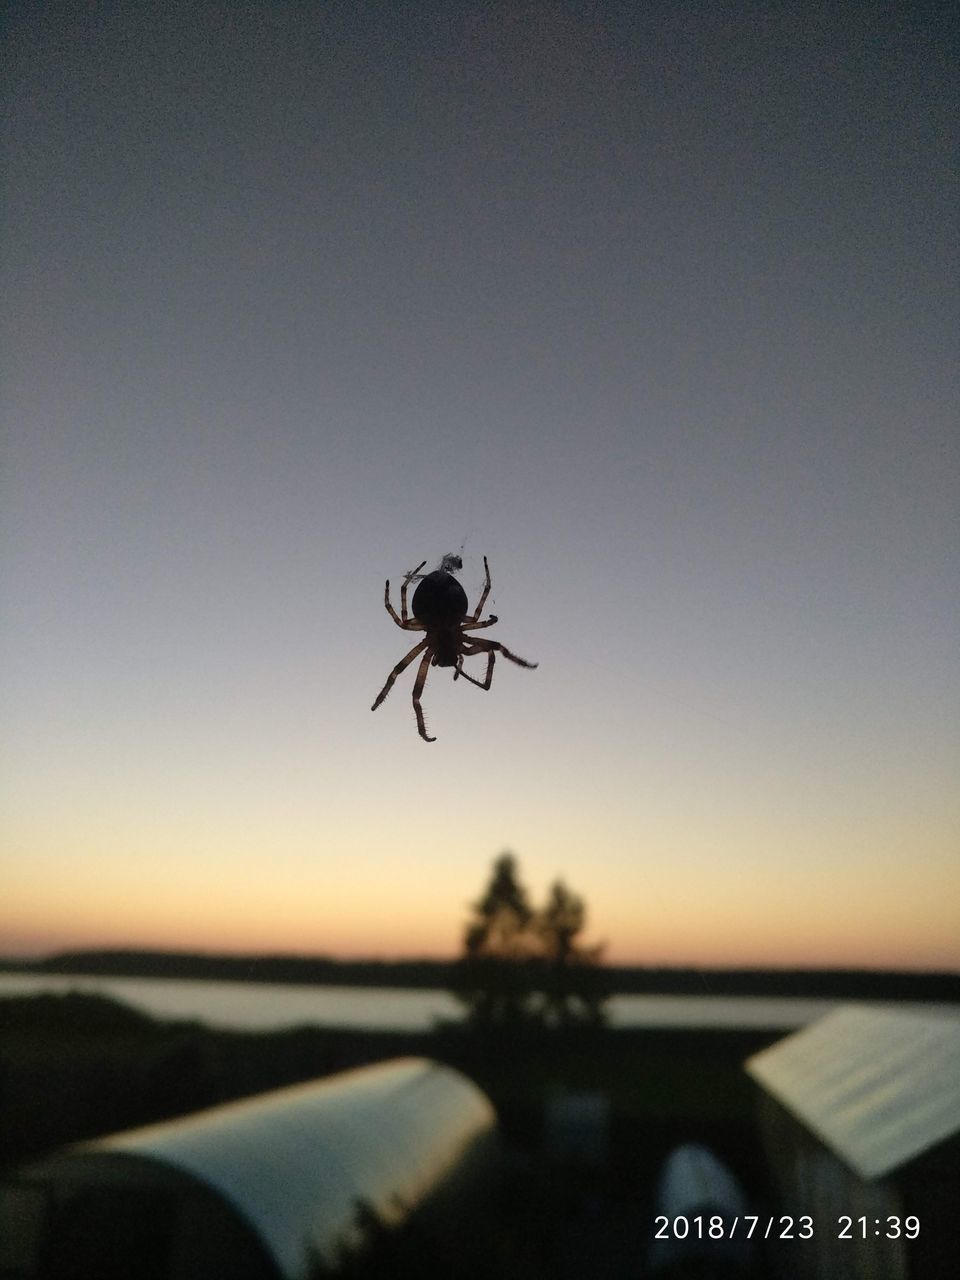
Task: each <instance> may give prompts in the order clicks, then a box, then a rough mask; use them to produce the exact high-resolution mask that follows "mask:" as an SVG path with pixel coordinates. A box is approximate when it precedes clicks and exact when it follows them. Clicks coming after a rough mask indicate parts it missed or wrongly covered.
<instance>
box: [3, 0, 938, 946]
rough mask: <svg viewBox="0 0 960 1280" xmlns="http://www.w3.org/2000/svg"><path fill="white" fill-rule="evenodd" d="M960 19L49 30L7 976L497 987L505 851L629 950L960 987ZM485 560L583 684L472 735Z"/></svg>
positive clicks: (302, 7) (13, 546)
mask: <svg viewBox="0 0 960 1280" xmlns="http://www.w3.org/2000/svg"><path fill="white" fill-rule="evenodd" d="M956 37H957V27H956V24H955V20H954V19H952V18H951V17H950V7H949V6H946V5H944V6H937V5H933V4H923V5H919V4H918V5H913V4H909V3H908V4H902V5H896V6H893V5H888V4H880V3H872V2H871V0H866V2H865V3H864V2H859V0H858V3H848V2H842V3H839V4H835V3H831V4H825V3H824V4H821V3H817V2H816V0H814V3H810V2H809V0H805V2H804V3H802V4H801V3H785V4H776V5H773V4H759V3H751V2H750V0H747V2H746V3H737V4H733V3H709V4H706V3H703V4H700V3H696V2H695V0H694V2H690V0H683V2H681V0H676V2H672V3H671V2H664V3H651V4H647V5H637V4H635V3H632V2H630V3H620V2H619V0H609V2H607V3H578V2H576V0H567V2H565V3H559V2H552V0H543V2H542V3H522V2H518V3H516V4H509V5H497V4H485V3H483V4H482V3H476V2H473V3H470V2H462V0H443V2H442V3H431V2H430V0H422V2H420V3H396V4H390V5H384V4H380V3H377V4H370V3H363V2H362V0H360V2H357V0H350V2H349V3H339V2H331V3H303V2H297V0H291V2H290V3H286V4H279V3H278V4H272V3H271V4H268V3H262V2H258V0H250V2H249V3H244V4H233V3H230V4H226V3H224V4H220V5H215V4H210V3H209V2H208V0H191V2H190V3H184V4H177V3H173V4H168V5H161V6H153V5H146V4H144V5H138V4H114V3H106V4H102V5H96V6H53V5H41V4H23V5H19V6H13V7H11V9H10V11H9V12H8V15H7V18H6V32H5V36H4V40H3V42H2V43H3V54H2V57H3V59H4V66H3V68H2V71H3V76H2V80H3V83H4V85H5V89H4V93H5V102H4V113H3V125H2V156H3V165H2V167H3V170H4V172H5V174H6V177H5V179H4V197H3V211H2V222H0V233H2V244H3V250H2V262H0V299H2V303H0V307H2V318H3V329H2V343H3V370H4V372H3V377H2V384H0V419H2V423H3V427H2V430H3V447H2V455H0V463H2V481H0V485H2V488H0V500H2V501H0V570H2V588H0V591H2V598H0V608H2V618H0V629H2V633H0V699H2V729H0V738H2V758H0V787H2V792H3V799H2V806H0V808H2V817H0V834H2V853H0V877H2V883H3V891H2V893H0V954H6V955H23V956H31V955H39V954H45V953H48V952H50V951H54V950H58V949H62V948H74V947H102V946H149V947H177V948H189V949H202V950H207V951H231V952H240V953H253V952H263V951H269V952H292V953H302V954H316V953H322V954H331V955H338V956H344V957H346V956H373V955H377V956H452V955H454V954H456V953H457V951H458V949H459V947H460V945H461V938H462V929H463V925H464V923H465V920H466V918H467V915H468V911H469V906H470V903H471V902H473V901H474V900H476V898H477V897H479V895H480V893H481V892H482V889H483V888H484V886H485V884H486V881H487V879H488V876H489V873H490V869H491V866H492V863H493V860H494V858H496V857H497V855H498V854H500V853H502V852H503V851H505V850H509V851H511V852H513V853H514V854H515V855H516V857H517V860H518V863H519V866H520V872H521V876H522V878H523V880H524V883H525V884H526V885H527V888H528V889H529V891H530V894H531V897H532V898H533V899H534V901H535V902H542V901H544V900H545V897H546V894H547V892H548V890H549V886H550V885H551V883H552V882H553V881H554V880H556V879H557V878H561V879H563V880H564V881H565V883H566V884H567V885H568V886H569V887H571V888H572V889H573V890H574V891H575V892H577V893H579V894H580V895H582V897H583V898H584V899H585V901H586V904H587V908H588V931H587V936H586V937H585V939H584V940H585V941H588V942H598V943H599V942H602V943H604V944H605V945H606V952H605V954H606V957H607V959H609V960H610V961H612V962H617V963H636V964H649V965H660V964H666V965H670V964H680V965H693V966H702V967H710V966H727V965H733V966H740V965H743V966H753V965H775V966H798V967H808V966H811V967H816V966H856V967H884V968H886V967H889V968H903V969H928V968H937V969H952V970H958V969H960V786H958V785H957V782H958V778H960V664H958V660H957V649H956V637H957V635H958V634H960V592H958V572H957V568H958V557H957V549H958V546H960V538H958V534H960V528H958V524H960V519H958V515H960V502H958V496H960V483H958V482H960V433H958V431H957V423H958V421H960V388H958V377H957V368H958V363H957V355H958V351H957V341H956V337H957V333H958V332H960V327H958V321H960V305H958V302H960V286H958V280H960V273H958V270H957V268H958V243H960V242H958V237H957V217H956V211H957V209H958V208H960V201H958V197H960V191H958V185H960V184H958V180H957V168H956V154H955V142H956V136H957V123H958V120H957V116H958V113H957V85H956V76H955V70H956V61H955V59H956V47H957V46H956ZM447 553H457V554H460V555H461V556H462V559H463V569H462V572H461V573H460V574H459V578H460V581H461V582H462V584H463V586H464V589H465V590H466V592H467V595H468V597H469V599H470V601H471V607H472V605H473V603H474V602H475V601H476V598H477V594H478V592H479V590H480V586H481V583H482V581H483V557H484V556H485V555H486V556H487V557H488V558H489V563H490V568H491V573H492V579H493V589H492V593H491V597H490V600H489V602H488V605H487V608H488V609H489V610H491V611H492V612H494V613H496V614H497V615H498V617H499V618H500V621H499V622H498V624H497V626H496V627H495V628H492V629H491V630H489V631H486V632H482V633H481V635H483V636H486V637H488V638H494V639H499V640H501V641H502V642H503V643H505V644H506V645H507V646H508V647H509V648H511V649H512V650H513V651H514V652H516V653H518V654H520V655H522V656H523V657H524V658H527V659H529V660H530V661H535V662H537V663H538V664H539V665H538V667H537V668H536V670H523V669H521V668H520V667H517V666H514V665H512V664H511V663H509V662H506V661H503V660H502V659H501V660H500V661H498V662H497V664H496V668H495V672H494V677H493V684H492V688H491V689H490V690H489V691H488V692H482V691H481V690H479V689H477V688H475V687H473V686H472V685H469V684H466V683H465V682H463V681H458V682H457V683H456V684H454V683H453V681H452V680H451V673H450V671H449V670H445V669H440V668H436V669H434V670H433V671H432V672H431V674H430V676H429V678H428V680H427V684H426V688H425V691H424V695H423V706H424V709H425V714H426V718H427V725H428V727H429V730H430V732H431V733H432V734H434V735H436V741H435V742H433V743H425V742H424V741H422V740H421V739H420V737H419V736H418V734H417V731H416V722H415V719H414V714H413V709H412V706H411V691H412V685H413V669H412V668H408V670H407V671H406V673H405V674H404V675H403V676H401V677H400V678H399V679H398V680H397V683H396V685H395V687H394V689H393V691H392V693H391V694H390V696H389V697H388V698H387V699H386V701H385V702H384V703H383V704H382V705H381V706H380V707H379V708H378V709H377V710H376V712H375V713H373V714H371V709H370V708H371V704H372V702H373V700H374V698H375V696H376V694H377V693H378V691H379V690H380V688H381V687H382V685H383V682H384V680H385V679H386V676H387V674H388V672H389V671H390V669H391V668H392V667H393V666H394V664H395V663H397V662H398V661H399V660H400V658H401V657H402V656H403V655H404V653H405V652H406V651H407V649H408V648H409V647H410V644H411V642H413V641H415V640H416V638H417V637H415V636H413V637H411V636H410V635H409V634H406V633H402V632H401V631H399V630H398V629H397V628H396V626H395V625H394V624H393V622H392V621H391V619H390V617H389V616H388V614H387V612H386V611H385V609H384V607H383V585H384V581H385V580H386V579H388V578H389V579H390V581H391V584H392V586H393V590H394V593H396V590H397V587H398V585H399V582H400V580H401V579H402V576H403V574H404V573H405V572H407V571H409V570H411V569H413V568H414V567H415V566H416V565H418V564H419V563H420V562H421V561H423V560H426V561H427V564H428V568H434V567H436V565H437V564H438V563H439V561H440V559H441V557H442V556H443V555H445V554H447ZM472 663H473V665H474V666H475V667H476V668H477V670H476V674H477V675H481V674H482V670H483V666H484V664H483V660H482V659H480V658H476V657H475V658H473V659H472ZM468 669H470V668H469V667H468Z"/></svg>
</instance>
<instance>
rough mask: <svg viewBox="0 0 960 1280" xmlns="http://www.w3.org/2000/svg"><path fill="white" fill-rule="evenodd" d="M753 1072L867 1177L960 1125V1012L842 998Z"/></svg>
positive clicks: (750, 1067) (767, 1053)
mask: <svg viewBox="0 0 960 1280" xmlns="http://www.w3.org/2000/svg"><path fill="white" fill-rule="evenodd" d="M746 1070H747V1071H748V1072H749V1074H750V1075H751V1076H752V1077H753V1079H754V1080H756V1081H757V1083H758V1084H759V1085H761V1086H762V1087H763V1088H764V1089H766V1090H767V1091H768V1092H769V1093H770V1094H772V1095H773V1097H774V1098H776V1099H777V1100H778V1101H779V1102H780V1103H782V1104H783V1106H784V1107H786V1108H787V1110H788V1111H790V1112H791V1113H792V1114H793V1115H794V1116H795V1117H796V1118H797V1119H798V1120H800V1121H801V1122H802V1123H803V1124H805V1125H806V1126H807V1127H808V1128H809V1129H810V1130H811V1131H812V1132H813V1133H814V1134H815V1135H816V1136H817V1137H818V1138H819V1139H820V1140H821V1141H822V1142H823V1143H824V1144H825V1145H826V1146H827V1147H829V1148H830V1150H832V1151H833V1152H834V1153H835V1154H836V1155H837V1156H839V1157H840V1159H841V1160H843V1161H844V1162H845V1163H846V1164H848V1165H849V1166H850V1167H851V1168H853V1169H855V1170H856V1172H857V1173H858V1174H860V1176H861V1177H863V1178H866V1179H871V1178H880V1177H883V1176H884V1175H885V1174H888V1173H890V1172H892V1171H893V1170H894V1169H897V1168H899V1167H900V1166H901V1165H903V1164H906V1163H907V1162H909V1161H910V1160H913V1159H914V1158H915V1157H917V1156H919V1155H921V1154H922V1153H923V1152H925V1151H927V1150H929V1149H930V1148H931V1147H934V1146H936V1145H937V1144H938V1143H940V1142H943V1141H945V1140H946V1139H948V1138H950V1137H952V1136H953V1135H954V1134H956V1133H958V1132H960V1019H956V1018H950V1017H943V1016H934V1015H931V1014H920V1013H913V1012H910V1013H901V1012H899V1011H892V1010H886V1009H884V1010H878V1009H872V1008H870V1007H868V1006H860V1005H850V1006H843V1007H842V1008H839V1009H836V1010H834V1011H833V1012H832V1013H828V1014H827V1015H826V1016H825V1017H823V1018H820V1019H819V1020H818V1021H817V1022H815V1023H813V1024H812V1025H811V1026H808V1027H805V1028H804V1029H803V1030H802V1031H797V1032H795V1033H794V1034H793V1035H789V1036H787V1037H786V1038H785V1039H783V1040H780V1041H778V1043H777V1044H775V1045H772V1046H771V1047H770V1048H769V1049H764V1050H763V1051H762V1052H760V1053H757V1054H755V1055H754V1056H753V1057H752V1058H750V1059H749V1060H748V1061H747V1063H746Z"/></svg>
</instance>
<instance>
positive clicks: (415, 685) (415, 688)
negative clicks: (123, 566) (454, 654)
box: [411, 641, 436, 742]
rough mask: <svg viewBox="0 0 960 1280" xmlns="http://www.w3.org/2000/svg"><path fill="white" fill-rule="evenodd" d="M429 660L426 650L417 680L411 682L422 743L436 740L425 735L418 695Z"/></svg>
mask: <svg viewBox="0 0 960 1280" xmlns="http://www.w3.org/2000/svg"><path fill="white" fill-rule="evenodd" d="M424 644H426V641H424ZM411 656H412V655H411ZM430 658H431V653H430V650H429V649H428V650H427V652H426V653H425V654H424V655H423V658H422V659H421V662H420V670H419V671H418V672H417V678H416V680H415V681H414V682H413V709H414V711H415V712H416V715H417V730H418V732H419V734H420V737H421V738H422V739H423V740H424V742H436V738H431V737H430V735H429V734H428V733H427V726H426V724H425V723H424V719H423V707H421V705H420V695H421V693H423V686H424V685H425V684H426V681H427V672H428V671H429V670H430Z"/></svg>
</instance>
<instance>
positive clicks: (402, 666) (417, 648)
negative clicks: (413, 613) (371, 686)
mask: <svg viewBox="0 0 960 1280" xmlns="http://www.w3.org/2000/svg"><path fill="white" fill-rule="evenodd" d="M427 643H428V642H427V641H426V640H421V641H420V643H419V644H415V645H414V646H413V648H412V649H411V650H410V652H409V653H408V654H407V655H406V657H405V658H401V659H400V661H399V662H398V663H397V665H396V666H395V667H394V668H393V670H392V671H391V672H390V674H389V675H388V676H387V683H386V684H385V685H384V686H383V688H382V689H381V690H380V692H379V693H378V694H377V700H376V702H375V703H374V704H373V706H372V707H371V708H370V710H371V711H376V709H377V707H379V705H380V703H381V702H382V701H383V700H384V698H385V697H386V696H387V694H388V693H389V692H390V690H391V689H392V688H393V682H394V680H396V678H397V676H398V675H400V673H401V671H405V670H406V668H407V667H409V665H410V663H411V662H412V661H413V660H414V658H415V657H416V656H417V654H418V653H420V652H422V650H424V649H426V647H427ZM423 657H424V663H427V662H429V660H430V654H429V652H427V653H425V654H424V655H423ZM420 669H421V671H422V670H423V663H421V667H420ZM418 678H419V677H418Z"/></svg>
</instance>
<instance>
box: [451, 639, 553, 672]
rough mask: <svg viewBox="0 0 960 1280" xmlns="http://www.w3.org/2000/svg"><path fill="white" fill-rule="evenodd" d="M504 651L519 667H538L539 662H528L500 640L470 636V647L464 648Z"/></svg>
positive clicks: (466, 651) (468, 652)
mask: <svg viewBox="0 0 960 1280" xmlns="http://www.w3.org/2000/svg"><path fill="white" fill-rule="evenodd" d="M490 652H495V653H502V654H503V656H504V657H505V658H509V659H510V661H511V662H515V663H516V664H517V666H518V667H528V668H530V669H531V670H532V669H533V668H534V667H538V666H539V665H540V664H539V662H527V660H526V658H519V657H518V656H517V655H516V654H515V653H511V652H510V650H509V649H508V648H507V646H506V645H505V644H501V643H500V641H499V640H484V639H482V638H481V639H474V638H473V637H472V636H471V638H470V647H469V649H464V653H467V654H471V653H490Z"/></svg>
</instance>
